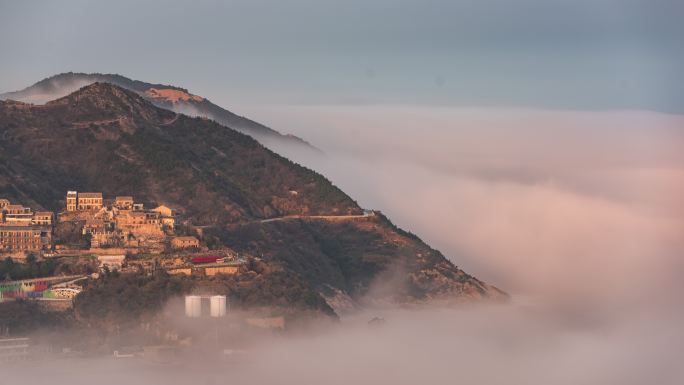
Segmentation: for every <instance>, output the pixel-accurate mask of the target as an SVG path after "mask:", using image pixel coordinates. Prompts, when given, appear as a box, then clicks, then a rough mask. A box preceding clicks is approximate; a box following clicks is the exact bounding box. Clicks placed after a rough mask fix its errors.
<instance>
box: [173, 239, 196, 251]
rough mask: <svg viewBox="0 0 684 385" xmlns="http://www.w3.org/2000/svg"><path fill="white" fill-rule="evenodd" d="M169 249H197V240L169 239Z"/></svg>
mask: <svg viewBox="0 0 684 385" xmlns="http://www.w3.org/2000/svg"><path fill="white" fill-rule="evenodd" d="M171 247H173V248H174V249H189V248H192V247H199V239H197V238H195V237H175V238H173V239H171Z"/></svg>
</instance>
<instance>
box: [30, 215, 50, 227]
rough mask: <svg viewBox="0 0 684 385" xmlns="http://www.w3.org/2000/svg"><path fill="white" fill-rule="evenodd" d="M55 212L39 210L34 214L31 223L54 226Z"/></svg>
mask: <svg viewBox="0 0 684 385" xmlns="http://www.w3.org/2000/svg"><path fill="white" fill-rule="evenodd" d="M54 217H55V216H54V214H53V213H52V211H37V212H36V213H34V214H33V218H32V220H31V224H33V225H39V226H52V224H53V223H54Z"/></svg>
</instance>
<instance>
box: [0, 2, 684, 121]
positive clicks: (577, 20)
mask: <svg viewBox="0 0 684 385" xmlns="http://www.w3.org/2000/svg"><path fill="white" fill-rule="evenodd" d="M190 3H191V2H184V3H181V2H170V1H145V2H142V1H130V0H123V1H121V0H119V1H115V2H106V3H105V2H97V1H60V2H54V1H13V2H11V1H2V2H0V35H1V36H3V38H2V39H0V52H1V53H2V54H1V55H0V58H1V59H0V60H1V61H0V63H1V64H0V68H2V71H0V91H3V92H4V91H9V90H16V89H20V88H23V87H25V86H27V85H29V84H32V83H34V82H36V81H38V80H40V79H42V78H44V77H47V76H50V75H53V74H56V73H60V72H65V71H85V72H105V73H120V74H122V75H125V76H128V77H131V78H134V79H139V80H144V81H148V82H161V83H172V84H177V85H181V86H184V87H186V88H189V89H190V90H191V91H192V92H194V93H197V94H200V95H203V96H206V97H209V98H210V99H212V100H214V101H215V102H218V103H219V104H222V105H224V106H227V107H230V106H231V105H235V104H255V103H268V104H413V105H416V104H418V105H449V106H452V105H453V106H525V107H530V106H532V107H544V108H561V109H635V108H636V109H650V110H657V111H661V112H678V113H681V112H684V72H682V71H681V68H684V49H683V48H682V46H683V43H682V41H681V38H682V36H684V23H682V22H681V20H682V19H684V2H682V1H679V0H662V1H661V0H622V1H621V0H572V1H569V0H568V1H565V0H516V1H510V0H486V1H483V0H466V1H462V0H446V1H440V0H420V1H418V0H375V1H367V0H346V1H326V0H294V1H281V0H237V1H220V2H219V1H193V2H192V4H190Z"/></svg>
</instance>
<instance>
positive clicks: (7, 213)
mask: <svg viewBox="0 0 684 385" xmlns="http://www.w3.org/2000/svg"><path fill="white" fill-rule="evenodd" d="M32 220H33V212H32V211H31V209H30V208H29V207H24V206H22V205H9V206H6V207H5V208H4V209H3V222H4V223H5V224H6V225H8V226H29V225H31V221H32Z"/></svg>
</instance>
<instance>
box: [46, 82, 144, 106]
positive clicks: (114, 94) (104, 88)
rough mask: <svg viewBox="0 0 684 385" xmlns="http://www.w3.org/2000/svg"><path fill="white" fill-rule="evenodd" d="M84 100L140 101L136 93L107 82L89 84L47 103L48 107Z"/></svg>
mask: <svg viewBox="0 0 684 385" xmlns="http://www.w3.org/2000/svg"><path fill="white" fill-rule="evenodd" d="M84 99H96V100H103V99H117V100H122V99H126V100H131V99H140V100H143V99H142V98H140V97H139V96H138V95H136V94H135V93H134V92H131V91H127V90H125V89H123V88H121V87H119V86H116V85H114V84H111V83H106V82H95V83H91V84H88V85H86V86H83V87H81V88H79V89H78V90H76V91H74V92H72V93H70V94H68V95H66V96H63V97H61V98H59V99H55V100H52V101H49V102H47V103H46V104H48V105H58V104H68V103H72V102H78V101H81V100H84Z"/></svg>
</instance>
